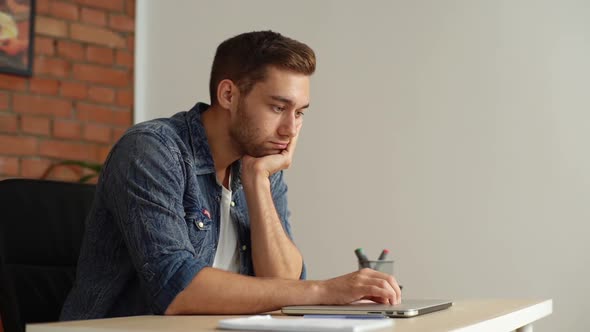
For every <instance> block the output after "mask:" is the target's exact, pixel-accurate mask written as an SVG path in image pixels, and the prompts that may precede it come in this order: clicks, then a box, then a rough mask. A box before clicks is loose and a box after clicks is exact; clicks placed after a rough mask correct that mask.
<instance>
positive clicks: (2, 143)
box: [0, 135, 37, 156]
mask: <svg viewBox="0 0 590 332" xmlns="http://www.w3.org/2000/svg"><path fill="white" fill-rule="evenodd" d="M35 153H37V139H36V138H34V137H25V136H7V135H0V154H3V155H18V156H23V155H31V154H35Z"/></svg>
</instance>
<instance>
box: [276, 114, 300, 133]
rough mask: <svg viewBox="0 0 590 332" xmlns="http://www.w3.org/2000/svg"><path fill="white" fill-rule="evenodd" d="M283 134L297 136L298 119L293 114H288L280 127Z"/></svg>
mask: <svg viewBox="0 0 590 332" xmlns="http://www.w3.org/2000/svg"><path fill="white" fill-rule="evenodd" d="M279 134H280V135H281V136H287V137H295V135H297V119H296V118H295V116H294V115H293V114H289V115H286V116H285V117H284V118H283V120H282V122H281V126H280V127H279Z"/></svg>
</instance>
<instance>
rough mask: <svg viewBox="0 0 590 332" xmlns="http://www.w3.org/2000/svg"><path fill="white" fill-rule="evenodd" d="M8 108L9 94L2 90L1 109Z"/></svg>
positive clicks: (0, 94) (0, 95) (0, 97)
mask: <svg viewBox="0 0 590 332" xmlns="http://www.w3.org/2000/svg"><path fill="white" fill-rule="evenodd" d="M7 108H8V94H7V93H5V92H2V91H0V111H1V110H5V109H7Z"/></svg>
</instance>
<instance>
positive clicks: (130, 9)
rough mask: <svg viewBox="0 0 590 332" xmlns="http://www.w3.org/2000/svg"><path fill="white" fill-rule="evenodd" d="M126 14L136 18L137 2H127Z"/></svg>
mask: <svg viewBox="0 0 590 332" xmlns="http://www.w3.org/2000/svg"><path fill="white" fill-rule="evenodd" d="M125 13H126V14H127V15H128V16H130V17H135V0H127V1H125Z"/></svg>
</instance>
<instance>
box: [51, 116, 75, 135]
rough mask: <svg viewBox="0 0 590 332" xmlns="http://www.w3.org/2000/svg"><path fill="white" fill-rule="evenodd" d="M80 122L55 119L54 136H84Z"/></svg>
mask: <svg viewBox="0 0 590 332" xmlns="http://www.w3.org/2000/svg"><path fill="white" fill-rule="evenodd" d="M81 127H82V126H81V125H80V122H76V121H69V120H59V119H56V120H55V121H53V136H54V137H56V138H70V139H79V138H81V137H82V134H81V133H82V130H81Z"/></svg>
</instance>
